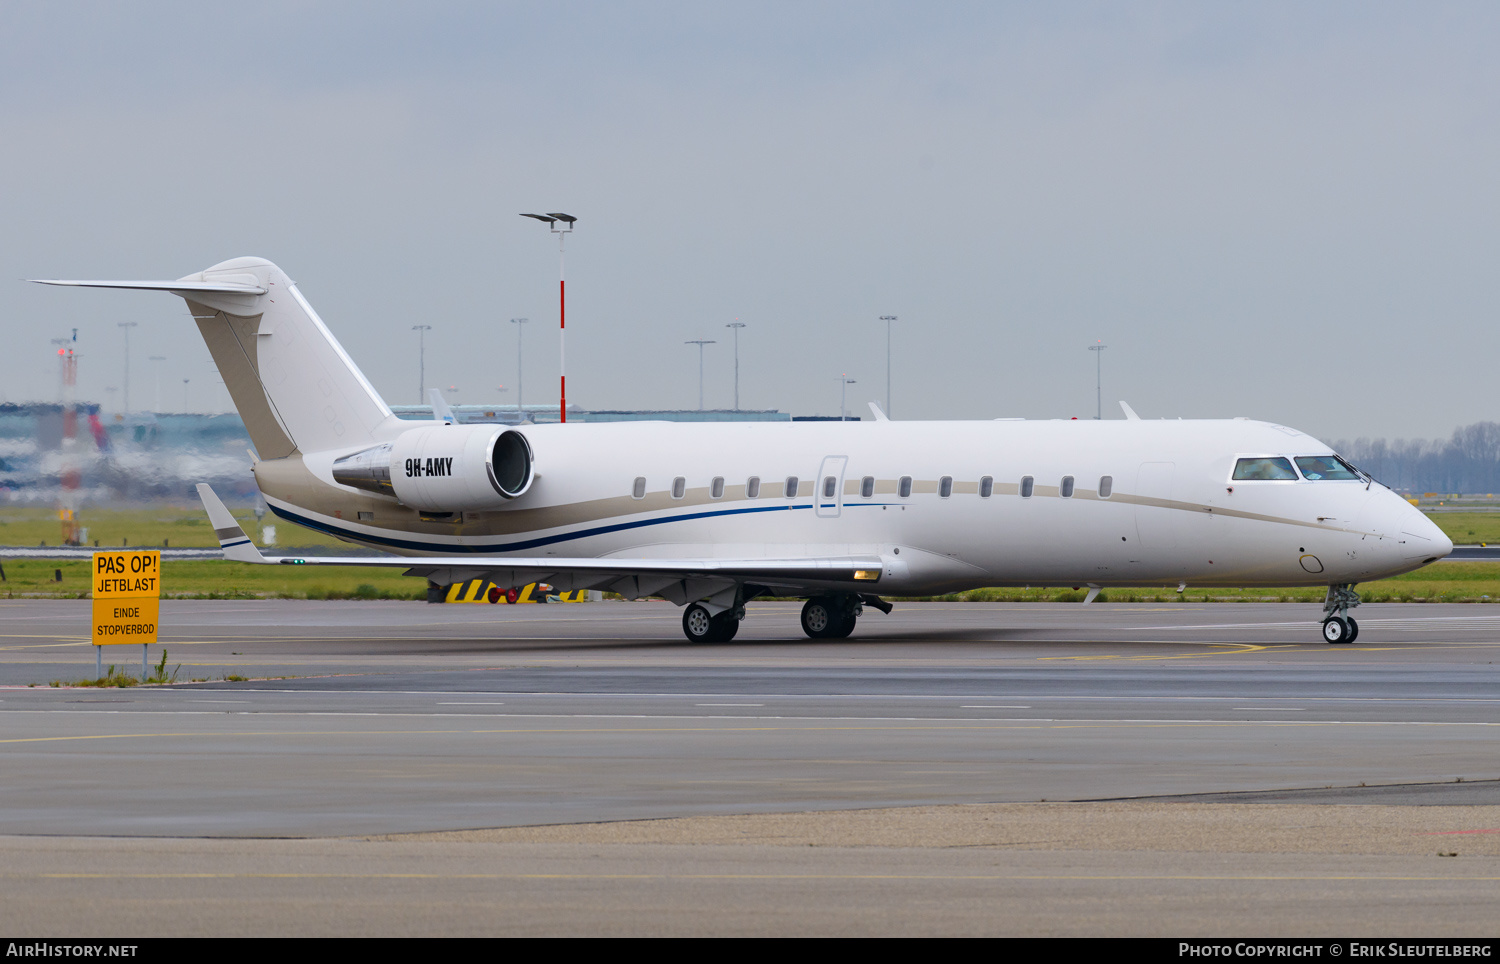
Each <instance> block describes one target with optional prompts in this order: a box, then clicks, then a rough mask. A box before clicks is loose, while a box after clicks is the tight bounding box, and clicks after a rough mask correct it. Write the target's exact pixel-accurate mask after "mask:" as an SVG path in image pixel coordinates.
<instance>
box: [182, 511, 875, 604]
mask: <svg viewBox="0 0 1500 964" xmlns="http://www.w3.org/2000/svg"><path fill="white" fill-rule="evenodd" d="M198 497H199V498H201V499H202V500H203V507H204V509H206V510H207V511H208V518H209V522H210V523H211V524H212V525H213V527H214V534H215V535H216V536H217V537H218V539H219V545H220V547H221V548H222V549H223V550H224V558H225V559H229V560H233V561H235V562H248V563H255V564H259V565H283V566H352V567H370V566H374V567H384V568H400V569H405V570H406V575H409V576H425V577H427V578H428V579H430V580H432V581H433V582H436V583H440V584H452V583H456V582H463V581H465V580H468V579H478V578H488V579H490V580H491V581H493V582H495V583H496V584H497V585H507V586H522V585H525V584H526V583H529V582H548V583H550V584H552V585H553V586H554V587H555V588H557V589H560V590H563V591H571V590H575V589H602V590H606V591H608V592H614V593H618V594H620V595H622V596H625V597H626V598H629V599H635V598H638V597H641V596H661V597H663V598H665V599H668V600H671V601H672V602H674V603H677V604H678V605H685V604H686V603H689V602H693V601H695V600H699V599H709V598H712V597H718V596H720V595H722V594H725V593H729V594H732V593H733V592H734V590H735V588H736V587H737V586H738V585H740V584H742V583H752V584H754V585H757V586H763V587H765V588H767V589H772V590H788V591H791V592H802V591H816V590H822V589H841V590H844V591H850V590H853V591H864V592H868V593H874V592H876V591H877V590H876V588H875V587H876V585H877V584H878V583H879V582H880V577H881V576H882V575H883V574H884V573H885V563H884V561H883V560H882V559H880V557H878V556H838V557H827V558H798V559H654V558H628V559H626V558H607V557H606V558H593V557H582V558H568V557H560V556H539V557H537V556H533V557H527V556H477V555H460V556H417V557H394V556H390V557H342V556H276V557H269V558H268V557H266V556H264V555H262V554H261V552H260V550H259V549H257V548H256V547H255V543H254V542H252V541H251V539H250V537H249V536H247V535H246V534H245V530H244V529H242V528H241V527H240V524H239V523H238V522H236V521H235V519H234V516H233V515H231V514H230V512H229V510H228V509H227V508H225V506H224V503H223V502H222V501H220V499H219V497H218V495H217V494H215V493H214V490H213V489H212V488H211V487H210V486H208V485H207V484H205V483H202V482H200V483H198Z"/></svg>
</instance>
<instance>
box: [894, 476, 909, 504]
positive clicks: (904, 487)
mask: <svg viewBox="0 0 1500 964" xmlns="http://www.w3.org/2000/svg"><path fill="white" fill-rule="evenodd" d="M896 491H897V492H898V493H899V494H900V496H901V498H903V499H909V498H911V476H909V475H903V476H901V481H900V482H899V483H898V484H897V486H896Z"/></svg>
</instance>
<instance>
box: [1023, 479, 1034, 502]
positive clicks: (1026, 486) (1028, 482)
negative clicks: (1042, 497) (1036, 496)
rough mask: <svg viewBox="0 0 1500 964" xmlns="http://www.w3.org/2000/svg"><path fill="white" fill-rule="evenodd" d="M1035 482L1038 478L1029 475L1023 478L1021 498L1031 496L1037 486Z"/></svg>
mask: <svg viewBox="0 0 1500 964" xmlns="http://www.w3.org/2000/svg"><path fill="white" fill-rule="evenodd" d="M1035 483H1036V480H1035V479H1033V478H1032V477H1031V476H1029V475H1028V476H1026V477H1025V478H1023V479H1022V480H1021V498H1023V499H1029V498H1031V490H1032V489H1033V488H1035V487H1036V486H1035Z"/></svg>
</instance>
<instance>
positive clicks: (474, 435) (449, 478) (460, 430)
mask: <svg viewBox="0 0 1500 964" xmlns="http://www.w3.org/2000/svg"><path fill="white" fill-rule="evenodd" d="M533 475H534V469H533V466H532V457H531V444H530V443H529V442H527V441H526V436H525V435H523V434H521V433H520V432H517V431H516V430H514V429H508V428H502V427H498V426H494V425H426V426H423V427H422V428H414V429H411V430H409V431H406V432H403V433H401V435H399V436H397V437H396V439H395V440H394V441H391V442H387V443H385V444H384V445H377V446H375V447H374V448H368V449H365V450H364V451H362V452H356V453H355V454H353V455H347V456H345V457H344V458H341V459H339V460H338V461H337V462H335V463H333V478H334V481H336V482H341V483H343V484H344V485H352V486H354V487H355V488H358V489H365V490H367V491H370V492H379V493H381V494H382V495H392V496H395V497H396V498H397V499H399V500H400V501H401V502H402V503H403V504H405V505H409V506H411V507H412V508H414V509H420V510H423V511H427V512H461V511H463V510H466V509H468V510H476V509H494V508H498V507H500V506H502V505H504V504H505V503H506V502H508V501H509V500H511V499H514V498H516V497H517V496H520V495H523V494H525V492H526V490H527V489H529V488H530V487H531V480H532V477H533Z"/></svg>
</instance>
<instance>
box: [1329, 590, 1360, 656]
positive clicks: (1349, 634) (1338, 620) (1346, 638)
mask: <svg viewBox="0 0 1500 964" xmlns="http://www.w3.org/2000/svg"><path fill="white" fill-rule="evenodd" d="M1358 605H1359V593H1357V592H1355V591H1354V588H1353V586H1351V585H1343V586H1329V587H1328V596H1327V598H1325V599H1324V600H1323V611H1324V612H1325V613H1328V616H1327V617H1325V618H1324V620H1323V641H1324V642H1325V643H1328V644H1329V645H1330V646H1332V645H1336V644H1339V643H1352V642H1354V641H1355V640H1356V639H1358V638H1359V623H1357V622H1355V621H1354V617H1352V616H1350V615H1349V610H1351V609H1353V608H1354V607H1355V606H1358Z"/></svg>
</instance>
